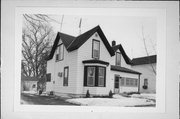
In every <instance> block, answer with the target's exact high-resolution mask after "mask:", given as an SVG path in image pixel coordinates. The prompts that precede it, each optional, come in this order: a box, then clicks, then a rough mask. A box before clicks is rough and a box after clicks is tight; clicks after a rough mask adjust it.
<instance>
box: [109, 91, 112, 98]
mask: <svg viewBox="0 0 180 119" xmlns="http://www.w3.org/2000/svg"><path fill="white" fill-rule="evenodd" d="M112 96H113V93H112V91H111V90H110V91H109V98H112Z"/></svg>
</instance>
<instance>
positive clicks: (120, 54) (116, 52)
mask: <svg viewBox="0 0 180 119" xmlns="http://www.w3.org/2000/svg"><path fill="white" fill-rule="evenodd" d="M117 54H119V55H120V62H119V64H118V61H117V58H118V55H117ZM115 65H117V66H121V53H120V52H116V64H115Z"/></svg>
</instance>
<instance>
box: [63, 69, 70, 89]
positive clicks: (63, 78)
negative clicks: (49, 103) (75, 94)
mask: <svg viewBox="0 0 180 119" xmlns="http://www.w3.org/2000/svg"><path fill="white" fill-rule="evenodd" d="M66 69H67V85H65V70H66ZM68 80H69V66H66V67H64V76H63V86H68Z"/></svg>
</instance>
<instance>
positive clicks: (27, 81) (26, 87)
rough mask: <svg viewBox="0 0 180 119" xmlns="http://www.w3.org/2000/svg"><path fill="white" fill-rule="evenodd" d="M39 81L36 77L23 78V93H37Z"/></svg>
mask: <svg viewBox="0 0 180 119" xmlns="http://www.w3.org/2000/svg"><path fill="white" fill-rule="evenodd" d="M37 83H38V80H37V78H35V77H26V76H24V75H22V76H21V91H37Z"/></svg>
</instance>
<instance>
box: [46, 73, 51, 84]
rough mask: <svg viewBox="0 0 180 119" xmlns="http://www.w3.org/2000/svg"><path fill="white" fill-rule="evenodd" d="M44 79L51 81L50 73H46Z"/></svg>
mask: <svg viewBox="0 0 180 119" xmlns="http://www.w3.org/2000/svg"><path fill="white" fill-rule="evenodd" d="M46 81H47V82H51V73H48V74H46Z"/></svg>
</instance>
